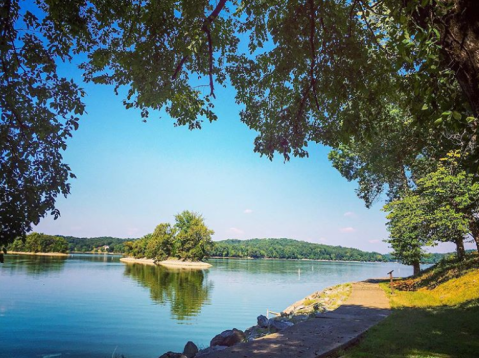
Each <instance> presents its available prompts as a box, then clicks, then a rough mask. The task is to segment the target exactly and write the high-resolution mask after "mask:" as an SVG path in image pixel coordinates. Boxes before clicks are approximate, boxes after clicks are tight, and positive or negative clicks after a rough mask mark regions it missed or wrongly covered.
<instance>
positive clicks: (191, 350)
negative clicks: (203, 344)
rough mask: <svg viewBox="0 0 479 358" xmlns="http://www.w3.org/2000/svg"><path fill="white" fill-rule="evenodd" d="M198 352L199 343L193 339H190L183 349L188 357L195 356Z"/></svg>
mask: <svg viewBox="0 0 479 358" xmlns="http://www.w3.org/2000/svg"><path fill="white" fill-rule="evenodd" d="M196 353H198V347H197V345H196V344H194V343H193V342H192V341H188V343H186V345H185V348H184V349H183V355H185V356H186V357H188V358H193V357H194V356H195V355H196Z"/></svg>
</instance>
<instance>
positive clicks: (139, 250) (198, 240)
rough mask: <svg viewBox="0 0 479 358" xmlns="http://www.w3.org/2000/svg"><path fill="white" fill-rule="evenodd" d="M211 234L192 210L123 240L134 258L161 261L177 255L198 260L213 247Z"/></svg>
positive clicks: (178, 257)
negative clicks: (140, 234)
mask: <svg viewBox="0 0 479 358" xmlns="http://www.w3.org/2000/svg"><path fill="white" fill-rule="evenodd" d="M213 234H214V231H213V230H210V229H209V228H208V227H207V226H206V225H205V222H204V218H203V217H202V216H201V215H200V214H198V213H195V212H191V211H183V212H182V213H180V214H178V215H176V216H175V224H174V225H171V224H169V223H162V224H159V225H158V226H157V227H156V228H155V231H154V232H153V233H152V234H147V235H145V236H144V237H142V238H141V239H139V240H135V241H127V242H125V243H124V246H125V253H126V254H127V255H129V256H133V257H135V258H149V259H154V260H155V261H163V260H166V259H168V258H177V259H180V260H188V261H202V260H204V259H205V258H207V257H208V256H209V255H210V252H211V250H212V248H213V241H212V239H211V235H213Z"/></svg>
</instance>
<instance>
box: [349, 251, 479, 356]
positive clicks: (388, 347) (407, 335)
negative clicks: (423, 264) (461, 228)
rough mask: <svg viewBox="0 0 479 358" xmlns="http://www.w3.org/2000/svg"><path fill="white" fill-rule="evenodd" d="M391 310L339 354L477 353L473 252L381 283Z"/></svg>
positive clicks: (477, 266)
mask: <svg viewBox="0 0 479 358" xmlns="http://www.w3.org/2000/svg"><path fill="white" fill-rule="evenodd" d="M382 287H383V289H384V290H385V291H386V293H387V294H388V296H389V298H390V301H391V306H392V308H393V313H392V315H391V316H390V317H388V318H387V319H386V320H384V321H383V322H382V323H380V324H379V325H377V326H376V327H374V328H372V329H371V330H370V331H369V332H368V333H367V334H366V336H365V337H364V339H363V340H362V341H361V342H360V343H359V344H358V345H357V346H356V347H353V348H351V349H349V350H347V351H346V352H342V354H341V357H344V358H356V357H394V358H396V357H414V358H419V357H441V358H443V357H471V358H472V357H478V356H479V257H478V256H477V255H471V256H469V257H468V259H467V261H466V262H464V263H457V262H454V261H452V260H449V261H447V260H445V261H442V262H440V263H439V264H437V265H435V266H433V267H431V268H430V269H428V270H426V271H425V272H422V273H421V274H420V275H419V276H418V277H416V278H413V279H403V280H398V281H396V282H395V290H394V293H391V290H390V288H389V285H388V284H386V283H383V284H382Z"/></svg>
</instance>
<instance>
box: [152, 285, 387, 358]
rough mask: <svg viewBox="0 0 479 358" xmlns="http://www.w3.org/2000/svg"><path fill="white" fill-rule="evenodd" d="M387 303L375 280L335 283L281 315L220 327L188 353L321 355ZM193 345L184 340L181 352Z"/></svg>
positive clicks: (265, 357) (350, 338)
mask: <svg viewBox="0 0 479 358" xmlns="http://www.w3.org/2000/svg"><path fill="white" fill-rule="evenodd" d="M334 298H336V301H339V303H338V302H334V301H335V299H334ZM338 306H339V308H337V307H338ZM326 307H329V308H333V309H332V310H328V309H327V308H326ZM334 308H336V309H334ZM389 308H390V306H389V300H388V298H387V297H386V294H385V292H384V291H383V290H382V289H381V288H380V287H379V285H378V283H377V282H376V281H374V280H368V281H362V282H356V283H353V284H343V285H337V286H334V287H330V288H327V289H326V290H323V291H321V292H315V293H313V294H311V295H309V296H307V297H305V298H304V299H303V300H300V301H298V302H296V303H295V304H293V305H291V306H289V307H288V308H287V309H285V310H284V311H283V312H282V313H281V316H280V317H277V318H274V319H268V318H267V317H264V316H259V317H258V319H257V320H258V324H257V325H256V326H253V327H251V328H249V329H247V330H246V331H245V332H242V331H240V330H237V329H235V328H234V329H232V330H227V331H224V332H221V333H220V334H218V335H217V336H215V337H214V338H213V339H212V340H211V343H210V347H209V348H206V349H203V350H200V351H196V352H195V353H194V354H193V355H188V356H190V357H195V358H200V357H201V358H224V357H234V358H244V357H255V358H289V357H297V358H313V357H325V356H329V355H330V354H332V353H334V352H337V351H338V350H340V349H342V348H344V347H346V346H348V345H351V344H353V343H355V342H357V340H358V339H359V338H360V337H361V336H362V335H363V334H364V332H366V331H367V330H368V329H369V328H371V327H372V326H374V325H376V324H377V323H378V322H380V321H382V320H383V319H384V318H386V317H387V316H388V315H389V313H390V310H389ZM192 345H193V343H191V342H188V344H187V345H186V346H185V349H184V353H183V354H185V352H187V351H189V350H190V349H191V346H192ZM195 347H196V346H195ZM177 356H180V354H179V353H174V352H168V353H165V354H164V355H162V356H160V358H170V357H177Z"/></svg>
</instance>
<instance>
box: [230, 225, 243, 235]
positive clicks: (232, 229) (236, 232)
mask: <svg viewBox="0 0 479 358" xmlns="http://www.w3.org/2000/svg"><path fill="white" fill-rule="evenodd" d="M228 233H230V234H234V235H243V234H244V231H243V230H241V229H238V228H237V227H230V228H229V230H228Z"/></svg>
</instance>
